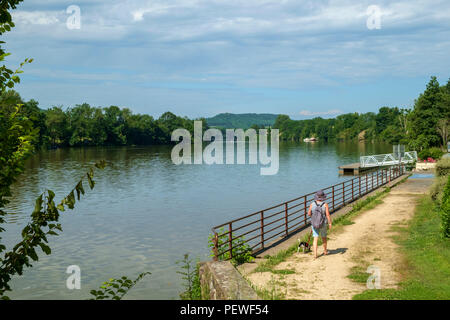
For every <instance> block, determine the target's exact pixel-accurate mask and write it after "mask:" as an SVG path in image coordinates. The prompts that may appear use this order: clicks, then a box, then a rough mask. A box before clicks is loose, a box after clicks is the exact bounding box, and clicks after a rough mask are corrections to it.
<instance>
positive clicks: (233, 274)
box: [199, 261, 258, 300]
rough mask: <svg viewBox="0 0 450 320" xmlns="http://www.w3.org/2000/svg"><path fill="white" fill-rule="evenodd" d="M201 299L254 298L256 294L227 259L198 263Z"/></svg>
mask: <svg viewBox="0 0 450 320" xmlns="http://www.w3.org/2000/svg"><path fill="white" fill-rule="evenodd" d="M199 277H200V284H201V288H202V299H207V300H256V299H258V295H257V294H256V292H255V291H254V290H253V289H252V287H250V285H249V284H248V282H247V281H246V280H245V279H244V278H243V277H242V275H241V274H240V273H239V272H238V271H237V270H236V268H235V267H234V266H233V265H232V264H231V263H230V262H229V261H208V262H202V263H200V268H199Z"/></svg>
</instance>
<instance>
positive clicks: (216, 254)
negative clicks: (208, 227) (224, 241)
mask: <svg viewBox="0 0 450 320" xmlns="http://www.w3.org/2000/svg"><path fill="white" fill-rule="evenodd" d="M213 243H214V248H213V252H214V261H217V260H219V257H218V256H219V248H218V246H219V235H218V234H217V232H215V231H214V240H213Z"/></svg>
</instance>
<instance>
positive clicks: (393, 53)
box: [4, 0, 450, 115]
mask: <svg viewBox="0 0 450 320" xmlns="http://www.w3.org/2000/svg"><path fill="white" fill-rule="evenodd" d="M74 3H75V4H76V5H78V6H79V7H80V8H81V20H82V25H81V29H80V30H68V29H67V26H66V21H67V18H68V17H69V14H67V13H66V9H67V7H69V5H71V4H74ZM372 4H374V2H373V0H362V1H358V2H355V1H350V0H334V1H328V0H246V1H241V0H171V1H167V0H151V1H143V0H78V1H76V2H73V1H72V0H48V1H41V0H27V1H25V2H24V3H23V4H21V5H20V6H18V9H17V10H14V11H13V17H14V21H15V22H16V28H14V29H13V31H12V32H9V33H7V34H5V35H4V36H5V39H6V43H7V44H6V47H7V49H8V52H12V53H13V55H12V56H10V57H8V59H10V60H9V62H11V63H15V64H18V63H19V62H20V61H22V60H23V59H24V58H26V57H33V58H35V62H34V63H33V64H32V65H30V66H27V67H26V70H25V74H24V75H23V79H22V80H23V81H22V82H21V86H22V87H25V88H26V86H28V84H29V83H30V81H31V82H33V81H39V82H41V83H45V84H46V85H48V86H49V90H36V92H35V98H36V99H38V100H42V101H45V100H51V101H52V103H53V101H54V99H53V98H52V97H47V96H45V95H47V94H51V91H52V90H51V86H52V85H54V84H55V83H57V84H58V88H61V86H66V88H67V91H70V90H71V88H75V87H77V86H79V82H80V81H83V80H85V81H88V82H89V84H90V85H92V86H93V89H92V90H91V91H89V92H88V91H84V92H86V95H88V94H89V96H87V97H83V98H80V99H81V100H89V98H90V97H92V99H93V100H95V101H98V100H101V98H104V99H107V98H106V97H104V96H100V94H101V92H109V91H111V92H112V91H115V94H117V95H122V96H124V97H127V96H128V92H133V93H135V92H136V90H135V88H136V87H139V88H143V87H145V88H148V87H151V88H155V87H158V88H161V87H165V88H168V89H170V90H172V91H170V92H171V97H170V103H171V104H173V105H175V104H176V102H174V101H175V99H174V92H175V90H174V89H173V88H177V91H176V92H177V97H178V101H179V104H180V105H181V106H183V105H186V104H187V99H188V98H187V97H188V96H189V95H188V94H187V93H186V92H188V91H190V90H202V91H204V92H206V91H208V94H206V93H205V94H203V93H202V94H201V97H202V99H199V100H196V101H199V105H198V107H197V108H203V110H210V108H212V107H211V106H212V105H215V104H217V103H218V101H220V103H222V104H224V105H223V106H220V108H221V110H226V109H227V108H230V109H231V108H235V107H236V106H239V107H241V106H248V108H258V106H259V105H269V104H273V105H278V101H284V102H283V103H285V105H288V103H289V108H290V110H289V111H283V112H285V113H289V114H293V113H296V112H297V110H298V109H297V106H298V101H302V103H304V104H305V105H309V106H316V104H315V103H311V102H312V101H313V100H314V99H315V100H317V99H320V96H322V95H323V96H328V97H329V96H330V88H331V89H335V88H348V87H350V88H351V87H353V86H357V85H359V84H368V83H375V82H377V81H379V82H382V81H384V80H385V79H393V78H395V77H398V78H400V77H404V78H420V77H422V78H423V77H426V78H428V77H429V76H430V75H431V74H435V75H437V76H445V77H447V78H448V74H447V75H445V74H444V73H445V72H448V71H447V70H450V59H448V52H450V2H449V1H448V0H429V1H419V0H400V1H388V0H377V1H376V5H377V6H379V7H380V9H381V13H382V14H381V29H380V30H368V28H367V26H366V21H367V18H368V17H367V13H366V10H367V8H368V6H369V5H372ZM25 54H26V56H24V55H25ZM14 59H16V60H14ZM204 79H207V81H205V80H204ZM111 83H115V84H117V87H115V89H114V90H111V89H110V85H111ZM396 85H397V84H396ZM102 86H108V87H107V88H108V90H103V91H102V90H100V88H101V87H102ZM96 87H97V88H99V90H95V89H96ZM131 87H132V88H133V89H131ZM30 88H31V87H30ZM36 88H37V87H36ZM39 88H42V85H40V86H39ZM78 88H79V87H78ZM218 88H219V89H220V90H223V91H221V92H220V94H218V93H217V90H218ZM74 90H75V89H74ZM215 90H216V91H215ZM311 90H317V91H311ZM76 91H77V92H83V90H76ZM27 92H29V93H30V95H32V91H31V89H30V90H27ZM45 92H48V93H45ZM96 92H98V93H96ZM164 92H167V91H164ZM305 92H313V94H310V95H308V99H309V100H307V101H305V100H304V96H305ZM380 94H381V93H380ZM415 94H416V92H415V93H414V95H415ZM144 97H145V98H144ZM163 97H164V95H163V94H161V95H159V96H158V99H159V101H160V102H159V103H160V104H161V105H162V106H164V98H163ZM224 97H226V99H224ZM133 99H134V100H136V101H138V100H139V99H141V101H142V103H143V104H146V103H147V101H149V100H151V98H150V97H149V96H146V95H145V94H143V95H142V98H140V97H139V95H137V96H136V97H133ZM339 99H341V97H340V96H339V95H338V94H336V95H335V96H333V99H328V100H327V102H323V103H322V104H321V105H320V109H319V110H329V111H336V110H333V108H334V107H335V106H336V105H340V106H343V105H346V106H349V104H348V101H345V102H343V101H342V100H339ZM355 99H356V98H355ZM167 100H169V98H167ZM123 101H125V98H124V100H123ZM324 101H325V100H324ZM61 103H63V104H64V103H66V102H65V101H61ZM280 103H281V102H280ZM236 108H237V107H236ZM286 108H287V107H286ZM252 111H256V110H252ZM267 111H269V110H267ZM329 111H323V112H329ZM345 111H347V110H345ZM302 112H305V113H306V114H308V115H315V114H317V112H319V111H316V110H313V111H308V110H303V111H302ZM306 114H305V115H306ZM319 115H327V114H324V113H320V114H319Z"/></svg>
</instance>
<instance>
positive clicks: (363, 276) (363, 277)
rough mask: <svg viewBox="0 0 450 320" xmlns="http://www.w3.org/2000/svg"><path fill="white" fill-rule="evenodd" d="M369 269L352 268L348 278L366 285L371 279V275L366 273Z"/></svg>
mask: <svg viewBox="0 0 450 320" xmlns="http://www.w3.org/2000/svg"><path fill="white" fill-rule="evenodd" d="M366 270H367V267H366V268H364V267H362V266H355V267H352V269H351V271H350V274H349V275H348V276H347V277H348V278H350V279H351V280H353V281H355V282H358V283H366V282H367V279H368V278H369V274H368V273H367V272H366Z"/></svg>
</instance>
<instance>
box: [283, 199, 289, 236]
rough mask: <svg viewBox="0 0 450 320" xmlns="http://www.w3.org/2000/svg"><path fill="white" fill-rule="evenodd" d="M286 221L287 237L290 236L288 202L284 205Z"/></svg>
mask: <svg viewBox="0 0 450 320" xmlns="http://www.w3.org/2000/svg"><path fill="white" fill-rule="evenodd" d="M284 212H285V214H284V220H285V224H286V237H287V235H288V229H289V228H288V204H287V202H286V203H285V204H284Z"/></svg>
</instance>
